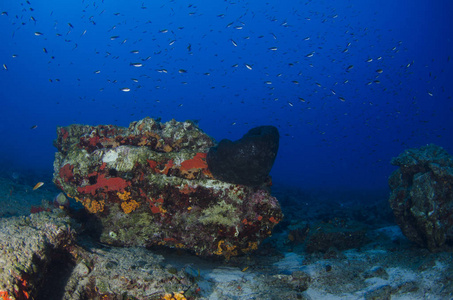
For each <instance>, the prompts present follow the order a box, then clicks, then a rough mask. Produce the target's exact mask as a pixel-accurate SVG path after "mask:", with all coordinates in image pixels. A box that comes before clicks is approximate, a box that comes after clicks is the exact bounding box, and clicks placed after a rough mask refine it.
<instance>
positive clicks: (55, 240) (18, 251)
mask: <svg viewBox="0 0 453 300" xmlns="http://www.w3.org/2000/svg"><path fill="white" fill-rule="evenodd" d="M70 223H71V222H70V219H69V218H68V217H65V216H64V215H63V216H62V215H61V214H59V213H57V212H53V213H49V212H43V213H40V214H33V215H31V216H29V217H17V218H16V217H14V218H9V219H2V220H1V222H0V299H33V298H30V297H34V295H36V291H37V290H38V289H39V288H40V286H41V284H42V283H43V281H44V280H45V278H46V271H47V269H48V267H49V264H50V263H51V260H52V257H53V256H54V255H55V253H58V252H61V251H68V248H69V247H71V245H72V244H73V242H74V238H75V234H74V231H73V230H72V229H71V226H70Z"/></svg>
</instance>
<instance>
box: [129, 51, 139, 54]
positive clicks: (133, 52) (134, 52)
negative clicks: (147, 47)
mask: <svg viewBox="0 0 453 300" xmlns="http://www.w3.org/2000/svg"><path fill="white" fill-rule="evenodd" d="M131 53H132V54H138V53H139V51H138V50H132V51H131Z"/></svg>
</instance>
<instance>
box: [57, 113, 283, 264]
mask: <svg viewBox="0 0 453 300" xmlns="http://www.w3.org/2000/svg"><path fill="white" fill-rule="evenodd" d="M57 134H58V137H57V139H56V140H55V146H56V147H57V149H58V150H59V152H57V153H56V155H55V162H54V179H53V180H54V183H55V184H56V185H57V186H58V187H59V188H60V189H61V190H63V191H64V192H65V193H66V194H67V195H68V196H69V197H71V198H74V199H75V200H76V201H80V202H81V203H82V204H83V205H84V206H85V208H86V210H87V211H88V212H90V213H92V214H95V216H96V218H98V220H99V224H100V225H101V228H102V232H101V235H100V240H101V242H103V243H108V244H112V245H118V246H133V245H137V246H147V247H148V246H153V245H159V246H169V247H174V248H184V249H188V250H191V251H193V252H194V253H196V254H199V255H212V256H215V255H219V256H223V257H225V258H227V259H229V258H230V257H231V256H234V255H239V254H241V253H248V252H250V251H253V250H255V249H256V248H257V245H259V244H260V243H261V241H262V240H263V239H264V238H266V237H267V236H269V235H270V234H271V232H272V228H273V227H274V226H275V225H276V224H277V223H278V222H279V221H280V220H281V219H282V217H283V215H282V213H281V210H280V206H279V204H278V201H277V199H275V198H274V197H272V196H271V195H270V193H269V186H268V185H266V184H265V183H263V184H261V185H258V186H253V187H252V186H245V185H240V184H231V183H226V182H223V181H220V180H216V179H214V178H213V176H212V174H211V172H210V171H209V169H208V164H207V162H206V154H207V152H208V150H209V149H210V148H211V147H212V146H214V142H213V140H212V139H211V138H210V137H209V136H208V135H206V134H205V133H204V132H203V131H201V130H200V129H199V128H198V127H197V126H196V125H194V124H193V123H192V122H190V121H186V122H176V121H174V120H172V121H169V122H166V123H160V122H158V121H156V120H154V119H151V118H145V119H143V120H140V121H138V122H133V123H131V124H130V126H129V128H122V127H116V126H111V125H99V126H88V125H71V126H68V127H59V128H58V129H57Z"/></svg>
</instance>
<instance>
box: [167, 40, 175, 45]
mask: <svg viewBox="0 0 453 300" xmlns="http://www.w3.org/2000/svg"><path fill="white" fill-rule="evenodd" d="M175 42H176V41H175V40H172V41H170V43H168V45H169V46H171V45H173V44H174V43H175Z"/></svg>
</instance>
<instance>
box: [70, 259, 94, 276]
mask: <svg viewBox="0 0 453 300" xmlns="http://www.w3.org/2000/svg"><path fill="white" fill-rule="evenodd" d="M74 273H76V274H77V275H79V276H80V277H85V276H87V275H88V274H89V273H90V269H88V267H87V265H86V264H85V263H83V262H79V263H78V264H77V266H76V267H75V268H74Z"/></svg>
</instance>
